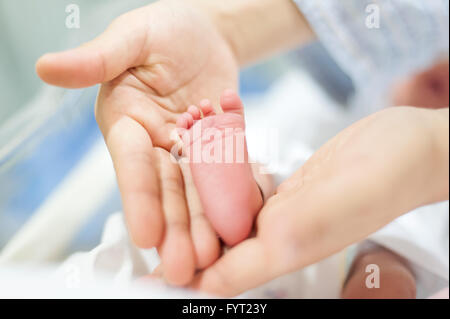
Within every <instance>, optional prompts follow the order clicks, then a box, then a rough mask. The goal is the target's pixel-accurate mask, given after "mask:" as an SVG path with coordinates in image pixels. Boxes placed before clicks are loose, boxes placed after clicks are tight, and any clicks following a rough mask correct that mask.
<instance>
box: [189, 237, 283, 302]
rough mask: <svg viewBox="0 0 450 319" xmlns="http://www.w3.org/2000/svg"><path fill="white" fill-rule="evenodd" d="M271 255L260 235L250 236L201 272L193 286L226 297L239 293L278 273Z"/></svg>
mask: <svg viewBox="0 0 450 319" xmlns="http://www.w3.org/2000/svg"><path fill="white" fill-rule="evenodd" d="M270 259H271V258H270V254H269V253H268V250H267V247H266V246H265V245H264V244H263V243H262V241H261V240H260V239H259V238H257V237H256V238H252V239H248V240H246V241H244V242H242V243H240V244H239V245H237V246H235V247H233V248H231V249H230V250H229V251H228V252H227V253H225V254H224V255H223V256H222V257H221V258H220V259H219V260H218V261H217V262H216V263H214V264H213V265H212V266H211V267H209V268H207V269H206V270H204V271H203V272H201V273H199V274H198V275H197V276H196V278H194V281H193V283H192V284H191V287H192V288H194V289H200V290H203V291H206V292H208V293H211V294H215V295H219V296H224V297H231V296H235V295H238V294H240V293H242V292H244V291H246V290H247V289H249V288H252V287H256V286H259V285H260V284H263V283H265V282H267V281H268V280H270V279H272V278H274V277H275V275H274V273H273V270H272V268H271V262H270Z"/></svg>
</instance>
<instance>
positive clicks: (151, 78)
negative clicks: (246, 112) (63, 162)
mask: <svg viewBox="0 0 450 319" xmlns="http://www.w3.org/2000/svg"><path fill="white" fill-rule="evenodd" d="M37 71H38V74H39V75H40V77H41V78H42V79H43V80H44V81H46V82H48V83H50V84H54V85H58V86H63V87H68V88H79V87H87V86H91V85H95V84H97V83H102V85H101V88H100V91H99V96H98V100H97V105H96V117H97V121H98V123H99V126H100V129H101V130H102V133H103V135H104V138H105V141H106V144H107V146H108V149H109V151H110V153H111V156H112V159H113V162H114V166H115V170H116V173H117V178H118V183H119V187H120V190H121V195H122V201H123V206H124V211H125V214H126V217H127V218H126V219H127V223H128V227H129V229H130V233H131V236H132V237H133V239H134V241H135V242H136V244H138V245H139V246H141V247H143V248H148V247H154V246H157V247H159V250H160V253H161V258H162V264H163V269H164V275H165V277H166V279H167V280H168V281H169V282H171V283H174V284H186V283H188V282H189V281H190V280H191V279H192V276H193V274H194V272H195V269H196V268H204V267H206V266H208V265H210V264H211V263H212V262H214V261H215V259H217V258H218V255H219V242H218V239H217V237H216V236H215V234H214V232H213V231H212V229H211V227H210V225H209V223H208V222H207V220H206V219H205V218H204V217H203V214H202V212H201V208H200V206H199V205H198V203H197V202H196V201H195V199H194V201H193V203H189V204H190V205H189V206H190V207H189V208H190V209H188V207H187V206H188V205H187V203H186V196H185V192H184V183H183V177H182V174H181V170H180V169H179V167H178V165H176V164H174V163H173V162H171V160H170V156H169V153H168V151H170V148H171V147H172V145H173V144H174V141H173V140H171V138H170V137H171V131H172V130H173V129H174V127H175V122H176V119H177V115H178V114H180V113H182V112H183V111H185V110H186V109H187V108H188V106H189V105H192V104H198V103H199V102H200V101H201V100H202V99H204V98H209V99H211V100H212V101H217V100H218V98H219V96H220V93H221V92H222V91H223V90H224V89H227V88H232V89H236V86H237V71H238V66H237V63H236V60H235V58H234V55H233V52H232V50H231V48H230V47H229V45H228V44H227V42H226V41H225V40H224V39H223V38H222V36H221V35H220V33H219V32H218V31H217V30H216V29H215V27H214V26H213V24H212V23H211V22H210V21H209V20H208V18H207V17H206V15H204V14H203V13H202V12H200V11H197V10H195V9H193V8H192V7H187V6H186V5H184V4H183V2H180V1H170V0H169V1H162V2H157V3H155V4H151V5H149V6H146V7H143V8H140V9H137V10H134V11H131V12H129V13H127V14H125V15H123V16H121V17H119V18H118V19H116V20H115V21H114V22H113V23H112V24H111V25H110V27H109V28H108V29H107V30H106V31H105V32H104V33H103V34H102V35H101V36H99V37H98V38H96V39H95V40H93V41H91V42H89V43H87V44H85V45H83V46H81V47H79V48H76V49H73V50H69V51H66V52H61V53H51V54H47V55H45V56H43V57H42V58H41V59H40V60H39V61H38V63H37ZM185 177H186V181H185V182H186V183H192V181H191V180H190V178H189V174H187V175H186V176H185ZM194 195H195V194H194ZM194 197H195V196H194ZM188 211H190V214H189V213H188Z"/></svg>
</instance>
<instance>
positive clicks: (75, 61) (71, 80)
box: [36, 10, 147, 88]
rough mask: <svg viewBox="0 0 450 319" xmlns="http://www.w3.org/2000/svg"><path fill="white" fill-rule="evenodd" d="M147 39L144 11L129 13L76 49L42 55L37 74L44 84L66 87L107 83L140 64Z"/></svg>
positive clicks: (38, 62)
mask: <svg viewBox="0 0 450 319" xmlns="http://www.w3.org/2000/svg"><path fill="white" fill-rule="evenodd" d="M146 37H147V19H146V18H145V10H134V11H130V12H128V13H126V14H124V15H122V16H120V17H119V18H117V19H116V20H114V21H113V23H111V25H110V26H109V27H108V28H107V29H106V30H105V32H103V34H101V35H100V36H98V37H97V38H96V39H94V40H92V41H90V42H88V43H86V44H84V45H82V46H80V47H78V48H75V49H71V50H67V51H63V52H57V53H47V54H45V55H43V56H42V57H41V58H40V59H39V60H38V61H37V63H36V71H37V73H38V75H39V76H40V78H41V79H42V80H44V81H45V82H47V83H49V84H53V85H57V86H62V87H67V88H81V87H88V86H92V85H95V84H97V83H102V82H106V81H109V80H112V79H114V78H115V77H117V76H118V75H120V74H121V73H123V72H124V71H125V70H127V69H128V68H130V67H133V66H137V65H139V64H140V63H141V62H142V59H143V58H144V57H145V52H144V51H145V39H146Z"/></svg>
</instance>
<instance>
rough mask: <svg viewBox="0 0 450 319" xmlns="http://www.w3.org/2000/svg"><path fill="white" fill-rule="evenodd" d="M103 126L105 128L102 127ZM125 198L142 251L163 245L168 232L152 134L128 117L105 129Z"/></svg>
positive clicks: (129, 221) (133, 234)
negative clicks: (165, 225)
mask: <svg viewBox="0 0 450 319" xmlns="http://www.w3.org/2000/svg"><path fill="white" fill-rule="evenodd" d="M101 127H102V125H101ZM103 134H104V136H105V141H106V144H107V146H108V149H109V152H110V154H111V157H112V160H113V163H114V168H115V171H116V175H117V180H118V184H119V188H120V191H121V196H122V205H123V209H124V212H125V217H126V221H127V224H128V229H129V230H130V235H131V237H132V239H133V241H134V242H135V243H136V245H138V246H139V247H142V248H151V247H155V246H157V245H159V243H160V242H161V239H162V235H163V231H164V217H163V215H162V208H161V201H160V193H161V191H160V187H159V177H158V173H157V171H156V168H155V162H156V161H157V157H156V154H155V151H154V149H153V144H152V141H151V138H150V136H149V134H148V132H147V131H146V130H145V128H144V127H142V126H141V125H140V124H139V123H138V122H136V121H135V120H133V119H131V118H130V117H127V116H124V115H122V116H120V117H119V118H116V119H114V121H113V122H111V124H110V125H109V126H108V129H105V128H104V127H103Z"/></svg>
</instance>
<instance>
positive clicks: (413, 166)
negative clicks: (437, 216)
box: [192, 107, 449, 296]
mask: <svg viewBox="0 0 450 319" xmlns="http://www.w3.org/2000/svg"><path fill="white" fill-rule="evenodd" d="M448 119H449V117H448V108H447V109H445V110H439V111H434V110H432V111H431V110H423V109H417V108H412V107H400V108H390V109H387V110H384V111H382V112H379V113H376V114H374V115H371V116H369V117H368V118H365V119H363V120H361V121H359V122H357V123H355V124H354V125H352V126H350V127H349V128H347V129H346V130H344V131H343V132H341V133H340V134H339V135H337V136H336V137H335V138H333V139H332V140H330V141H329V142H328V143H327V144H325V145H324V146H323V147H322V148H321V149H320V150H319V151H317V152H316V153H315V154H314V155H313V156H312V157H311V158H310V159H309V160H308V161H307V163H306V164H305V165H304V166H303V167H302V168H300V169H299V170H298V171H297V172H296V173H295V174H294V175H293V176H292V177H291V178H289V179H288V180H287V181H285V182H284V183H283V184H282V185H281V186H280V187H279V188H278V191H277V194H276V195H274V196H272V197H271V198H269V199H268V200H267V202H266V204H265V205H264V207H263V208H262V210H261V212H260V213H259V215H258V218H257V221H256V223H257V233H256V237H254V238H250V239H247V240H245V241H243V242H241V243H240V244H238V245H236V246H234V247H233V248H231V249H230V250H228V251H227V252H226V253H225V254H224V255H223V256H222V257H221V258H220V259H219V260H218V261H217V262H216V263H214V264H213V265H212V266H211V267H209V268H207V269H206V270H204V271H203V272H201V273H200V274H198V275H197V276H196V278H195V279H194V282H193V283H192V287H194V288H198V289H202V290H205V291H208V292H210V293H214V294H218V295H222V296H234V295H237V294H239V293H242V292H244V291H246V290H248V289H251V288H255V287H256V286H258V285H261V284H264V283H266V282H268V281H270V280H272V279H275V278H276V277H278V276H281V275H284V274H287V273H289V272H292V271H295V270H299V269H301V268H302V267H306V266H308V265H310V264H313V263H315V262H317V261H319V260H322V259H324V258H326V257H328V256H330V255H332V254H334V253H336V252H338V251H340V250H342V249H343V248H345V247H347V246H348V245H350V244H352V243H355V242H358V241H360V240H362V239H364V238H365V237H367V236H368V235H370V234H371V233H373V232H375V231H376V230H378V229H379V228H381V227H383V226H385V225H386V224H387V223H389V222H390V221H392V220H393V219H395V218H397V217H398V216H400V215H402V214H404V213H407V212H408V211H410V210H412V209H414V208H417V207H419V206H422V205H426V204H430V203H434V202H438V201H442V200H446V199H448V196H449V185H448V178H449V166H448V147H449V143H448V136H449V133H448V129H449V120H448ZM424 186H426V187H424Z"/></svg>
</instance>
